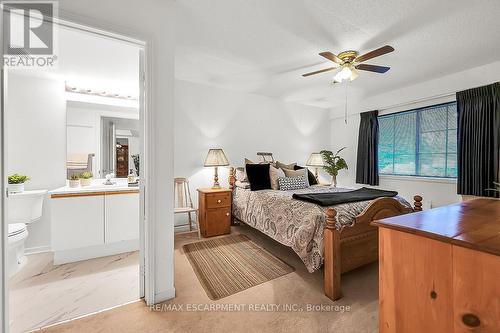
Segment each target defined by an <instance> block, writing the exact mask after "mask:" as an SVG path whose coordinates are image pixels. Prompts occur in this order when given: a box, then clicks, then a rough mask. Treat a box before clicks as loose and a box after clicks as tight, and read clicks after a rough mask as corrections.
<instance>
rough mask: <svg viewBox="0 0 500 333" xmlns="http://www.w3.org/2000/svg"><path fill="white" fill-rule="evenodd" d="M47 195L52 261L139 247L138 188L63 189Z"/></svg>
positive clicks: (125, 250)
mask: <svg viewBox="0 0 500 333" xmlns="http://www.w3.org/2000/svg"><path fill="white" fill-rule="evenodd" d="M50 194H51V200H50V202H51V222H52V223H51V229H52V249H53V251H54V263H55V264H63V263H68V262H74V261H79V260H85V259H91V258H97V257H103V256H108V255H113V254H118V253H123V252H129V251H136V250H138V249H139V191H138V190H137V189H130V188H124V189H121V190H118V189H113V190H109V191H97V190H95V191H90V190H84V189H82V190H78V189H73V190H72V191H70V190H68V189H66V188H62V189H58V190H54V191H51V192H50Z"/></svg>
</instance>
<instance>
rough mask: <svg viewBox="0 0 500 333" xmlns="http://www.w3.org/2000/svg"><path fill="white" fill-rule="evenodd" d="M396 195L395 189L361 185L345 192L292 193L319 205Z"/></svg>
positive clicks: (298, 198) (295, 197)
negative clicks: (378, 188) (387, 189)
mask: <svg viewBox="0 0 500 333" xmlns="http://www.w3.org/2000/svg"><path fill="white" fill-rule="evenodd" d="M396 195H398V192H395V191H385V190H377V189H374V188H368V187H362V188H360V189H358V190H353V191H347V192H328V193H304V194H294V195H293V198H294V199H297V200H303V201H307V202H312V203H314V204H317V205H320V206H333V205H339V204H343V203H348V202H359V201H367V200H373V199H377V198H382V197H395V196H396Z"/></svg>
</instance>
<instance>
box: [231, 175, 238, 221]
mask: <svg viewBox="0 0 500 333" xmlns="http://www.w3.org/2000/svg"><path fill="white" fill-rule="evenodd" d="M235 182H236V169H235V168H234V167H230V168H229V189H230V190H231V225H239V222H238V223H236V221H235V220H234V215H233V195H234V183H235Z"/></svg>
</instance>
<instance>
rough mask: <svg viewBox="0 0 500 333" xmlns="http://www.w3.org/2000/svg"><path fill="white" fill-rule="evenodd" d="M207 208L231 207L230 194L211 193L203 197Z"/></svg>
mask: <svg viewBox="0 0 500 333" xmlns="http://www.w3.org/2000/svg"><path fill="white" fill-rule="evenodd" d="M205 198H206V199H205V200H206V204H207V208H219V207H229V206H231V193H211V194H209V195H207V196H206V197H205Z"/></svg>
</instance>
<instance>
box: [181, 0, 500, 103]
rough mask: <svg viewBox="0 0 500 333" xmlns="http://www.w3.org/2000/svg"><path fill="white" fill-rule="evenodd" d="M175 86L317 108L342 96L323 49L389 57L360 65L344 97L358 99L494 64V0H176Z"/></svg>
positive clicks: (499, 11) (498, 28)
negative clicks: (379, 51) (382, 68)
mask: <svg viewBox="0 0 500 333" xmlns="http://www.w3.org/2000/svg"><path fill="white" fill-rule="evenodd" d="M177 4H178V13H177V26H176V35H177V47H176V78H178V79H182V80H187V81H192V82H198V83H204V84H209V85H214V86H218V87H223V88H227V89H232V90H238V91H244V92H249V93H257V94H262V95H266V96H270V97H275V98H280V99H283V100H285V101H292V102H298V103H302V104H307V105H315V106H319V107H324V108H328V107H333V106H336V105H340V104H342V103H344V99H345V90H344V89H345V88H344V87H343V86H338V85H335V86H332V85H331V84H330V82H331V78H332V77H333V75H332V74H331V73H330V74H328V73H324V74H319V75H317V76H313V77H308V78H303V77H302V76H301V74H303V73H306V72H310V71H314V70H318V69H322V68H325V67H330V66H329V63H328V61H325V60H324V59H323V58H321V57H320V56H318V53H319V52H321V51H332V52H333V53H336V54H338V53H339V52H340V51H343V50H348V49H354V50H357V51H360V52H361V53H364V52H367V51H370V50H372V49H375V48H378V47H380V46H383V45H385V44H389V45H392V46H393V47H394V48H395V49H396V51H395V52H393V53H391V54H388V55H384V56H381V57H380V58H377V59H373V60H370V61H367V63H370V64H379V65H388V66H390V67H391V70H390V71H389V72H387V73H386V74H382V75H381V74H376V73H369V72H362V74H361V75H360V77H359V78H358V79H357V80H356V81H354V82H353V83H351V84H350V86H349V96H350V97H351V96H356V97H357V98H366V97H369V96H373V95H376V94H379V93H381V92H386V91H389V90H394V89H397V88H401V87H404V86H408V85H412V84H416V83H419V82H423V81H426V80H428V79H431V78H436V77H440V76H444V75H447V74H451V73H454V72H458V71H461V70H464V69H468V68H472V67H476V66H479V65H483V64H487V63H490V62H493V61H496V60H499V59H500V42H499V40H500V19H499V18H500V1H498V0H482V1H470V0H418V1H416V0H412V1H410V0H387V1H373V0H360V1H337V0H252V1H246V0H211V1H199V0H177Z"/></svg>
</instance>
